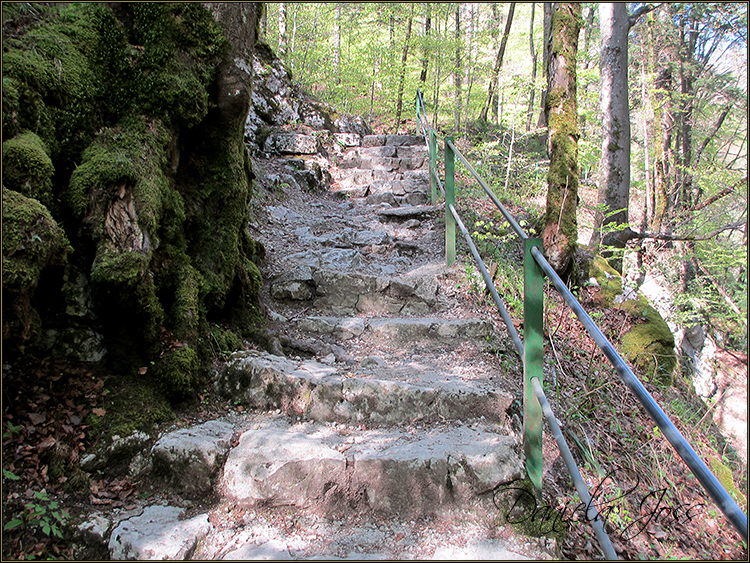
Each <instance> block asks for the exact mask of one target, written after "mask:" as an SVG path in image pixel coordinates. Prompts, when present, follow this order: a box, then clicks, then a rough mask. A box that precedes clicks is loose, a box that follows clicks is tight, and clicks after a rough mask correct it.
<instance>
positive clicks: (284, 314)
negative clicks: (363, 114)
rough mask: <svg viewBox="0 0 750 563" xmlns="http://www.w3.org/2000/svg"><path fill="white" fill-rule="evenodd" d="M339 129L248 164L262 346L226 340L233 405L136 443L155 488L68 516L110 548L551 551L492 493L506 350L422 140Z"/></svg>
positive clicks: (514, 461) (212, 553)
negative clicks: (137, 499) (260, 253)
mask: <svg viewBox="0 0 750 563" xmlns="http://www.w3.org/2000/svg"><path fill="white" fill-rule="evenodd" d="M337 140H338V141H339V143H338V145H337V147H338V148H337V151H336V154H333V155H330V154H329V155H328V156H327V158H323V157H320V156H319V155H316V154H304V153H305V152H312V151H307V150H306V149H294V148H289V147H294V146H298V147H304V146H306V145H305V139H295V138H293V137H289V136H287V138H279V139H272V140H271V141H270V142H267V144H269V143H270V145H271V146H272V148H275V150H276V152H277V153H286V154H282V155H279V154H277V155H276V156H272V157H271V158H269V159H268V160H265V161H263V162H261V163H260V166H261V167H262V168H264V175H263V176H260V177H261V178H265V179H266V180H264V181H266V182H267V185H266V186H265V192H264V193H265V195H264V196H263V197H258V198H257V199H258V200H259V203H258V204H256V207H255V209H254V211H255V214H256V217H255V219H256V221H255V225H256V227H255V228H257V232H255V233H253V234H254V236H255V237H256V238H258V239H259V240H261V241H262V242H263V243H264V245H265V247H266V251H267V257H266V264H265V268H264V272H263V274H264V279H265V280H266V283H265V286H264V289H263V291H264V303H266V304H267V311H266V313H267V316H268V318H269V326H268V328H269V334H271V349H272V350H273V353H269V352H266V351H260V350H246V351H244V352H237V353H235V354H234V355H233V356H232V357H231V358H230V359H229V360H228V361H227V362H226V365H224V366H223V367H222V368H221V369H219V370H217V373H216V377H215V391H216V392H217V393H218V394H220V395H221V396H223V397H225V398H226V400H227V401H229V402H231V403H232V404H233V405H234V406H235V407H236V411H233V412H232V413H231V415H229V416H226V417H224V418H221V419H217V420H212V421H208V422H204V423H201V424H198V425H195V426H191V427H189V428H182V429H176V430H173V431H171V432H168V433H166V434H165V435H163V436H162V437H160V438H159V440H158V441H157V442H156V443H155V444H154V445H153V446H152V447H151V449H150V451H149V452H147V453H146V457H147V458H148V460H147V461H146V464H147V466H148V467H149V468H150V469H149V470H150V471H151V473H152V475H153V478H154V479H156V480H159V482H160V483H163V484H164V487H165V488H166V490H167V491H171V492H172V494H171V495H169V494H167V495H165V496H162V497H160V498H161V503H156V504H150V505H149V504H147V503H137V505H135V506H131V507H129V508H130V510H129V511H123V512H120V513H109V514H105V513H101V514H98V515H91V516H90V517H89V518H88V519H87V521H86V522H84V523H83V524H82V525H81V526H80V529H81V531H82V533H83V534H84V535H86V536H87V537H88V538H89V540H91V541H93V542H97V541H98V542H100V543H106V547H107V551H108V553H109V555H110V556H111V557H112V558H117V559H125V558H135V559H162V558H170V559H188V558H193V559H222V558H223V559H471V560H474V559H523V558H533V559H539V558H551V556H552V555H553V554H554V546H553V545H552V544H551V543H550V540H546V539H544V538H542V539H541V540H540V539H535V538H524V537H518V536H516V535H515V534H514V532H513V530H512V529H511V527H510V526H509V525H504V523H503V518H502V515H501V513H500V512H501V511H500V510H499V509H498V508H497V507H496V506H495V503H494V502H493V491H494V490H496V487H497V486H498V485H500V484H503V483H508V482H510V481H512V480H514V479H517V478H519V477H521V476H522V470H523V465H522V453H521V449H522V448H521V447H520V445H521V444H520V436H519V429H518V419H517V416H516V417H515V419H514V415H513V414H512V413H513V402H514V399H517V398H518V397H519V396H520V384H521V383H520V375H519V372H518V362H517V361H516V360H515V359H514V358H513V357H512V353H511V352H510V350H511V347H510V344H509V342H508V341H507V335H506V332H505V330H504V329H503V328H501V322H499V319H496V318H494V317H495V315H494V313H492V311H491V309H489V308H487V307H483V308H477V307H476V306H475V304H474V303H475V301H476V300H469V299H467V298H466V295H467V284H469V283H471V282H470V280H468V279H467V277H466V274H465V269H466V266H465V265H461V264H456V265H454V266H453V267H451V268H446V267H445V265H444V262H443V258H442V255H443V251H442V248H443V244H444V242H443V231H442V209H440V208H438V207H432V206H430V205H428V201H427V198H428V195H427V194H428V189H429V186H428V183H427V175H426V172H425V156H426V148H425V146H424V144H423V140H422V139H420V138H419V137H411V136H379V135H368V136H364V137H359V136H357V135H352V134H347V135H345V136H342V137H341V138H340V139H337ZM283 147H286V148H283ZM295 150H299V151H301V152H303V154H289V153H294V151H295ZM321 184H322V185H323V186H324V187H325V190H323V191H319V186H320V185H321ZM311 187H312V188H315V189H317V190H318V191H310V189H311ZM178 499H179V500H178Z"/></svg>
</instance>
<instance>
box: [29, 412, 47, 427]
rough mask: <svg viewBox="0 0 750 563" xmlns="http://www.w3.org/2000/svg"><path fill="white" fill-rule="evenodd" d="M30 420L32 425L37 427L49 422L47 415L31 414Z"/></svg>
mask: <svg viewBox="0 0 750 563" xmlns="http://www.w3.org/2000/svg"><path fill="white" fill-rule="evenodd" d="M29 419H30V420H31V422H32V424H34V426H37V425H39V424H42V423H43V422H44V421H45V420H47V415H46V414H37V413H34V412H31V413H29Z"/></svg>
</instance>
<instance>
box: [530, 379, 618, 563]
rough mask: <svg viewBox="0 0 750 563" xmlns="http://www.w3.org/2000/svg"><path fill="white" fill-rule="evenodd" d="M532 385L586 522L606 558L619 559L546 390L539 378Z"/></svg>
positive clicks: (533, 380)
mask: <svg viewBox="0 0 750 563" xmlns="http://www.w3.org/2000/svg"><path fill="white" fill-rule="evenodd" d="M531 385H532V387H533V388H534V394H535V395H536V398H537V399H538V400H539V403H540V404H541V405H542V412H543V413H544V418H545V419H547V424H549V427H550V430H552V436H553V437H554V438H555V442H557V446H558V448H560V455H561V456H562V458H563V461H565V465H567V467H568V471H569V472H570V477H571V478H572V479H573V485H575V488H576V491H578V496H580V497H581V501H583V502H584V503H585V505H586V520H588V521H589V522H591V526H593V528H594V533H595V534H596V539H598V540H599V545H600V546H601V547H602V551H603V552H604V557H606V558H607V559H610V560H612V559H617V553H615V549H614V547H612V542H611V541H609V536H608V535H607V532H606V531H605V530H604V522H603V521H602V519H600V518H599V512H598V511H597V510H596V507H595V506H594V503H593V501H592V499H591V495H590V494H589V490H588V488H587V487H586V483H584V482H583V478H582V477H581V472H580V471H578V466H577V465H576V462H575V460H574V459H573V454H572V453H570V448H569V447H568V444H567V442H565V438H563V435H562V431H561V430H560V425H559V424H558V423H557V419H556V418H555V415H554V413H553V412H552V409H551V408H550V406H549V402H548V401H547V397H545V396H544V390H543V389H542V384H541V382H540V381H539V378H538V377H533V378H532V379H531Z"/></svg>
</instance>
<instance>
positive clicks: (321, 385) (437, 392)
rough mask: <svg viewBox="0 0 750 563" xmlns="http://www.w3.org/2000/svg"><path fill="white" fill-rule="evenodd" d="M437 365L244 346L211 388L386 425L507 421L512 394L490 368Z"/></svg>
mask: <svg viewBox="0 0 750 563" xmlns="http://www.w3.org/2000/svg"><path fill="white" fill-rule="evenodd" d="M437 363H440V364H442V365H436V362H431V361H430V360H429V359H424V358H423V359H419V360H416V359H409V358H406V359H401V360H397V359H395V358H389V359H388V360H386V359H383V358H380V357H377V356H374V357H368V358H366V359H365V361H363V362H362V363H360V364H359V365H354V366H352V365H344V364H335V365H328V364H324V363H321V362H318V361H315V360H291V359H288V358H285V357H282V356H277V355H274V354H269V353H267V352H259V351H252V350H251V351H243V352H236V353H235V354H233V355H232V356H231V358H230V359H229V361H228V362H227V363H226V364H225V366H223V368H222V369H221V370H220V371H219V372H217V373H216V374H215V382H214V387H215V390H216V391H217V392H218V393H219V394H220V395H221V396H224V397H228V398H231V399H233V400H235V401H240V402H242V403H243V404H244V405H246V406H248V407H251V408H256V409H266V410H269V409H270V410H272V409H278V410H279V411H281V412H284V413H287V414H289V415H292V416H296V417H301V418H303V419H307V420H316V421H326V422H341V423H366V424H369V425H380V426H387V425H394V424H402V423H412V422H414V421H419V420H425V421H439V420H468V419H472V418H479V417H484V418H485V419H486V420H489V421H495V422H499V423H503V424H508V422H507V414H506V411H507V409H508V407H509V406H510V404H511V402H512V397H511V396H510V395H509V394H508V393H505V392H503V391H498V390H497V389H496V387H495V385H494V384H493V381H497V378H498V377H499V376H500V375H501V374H499V373H498V372H497V371H496V370H494V369H493V367H492V366H490V365H482V364H481V363H477V364H474V365H471V366H468V367H467V366H463V365H450V362H449V360H448V359H447V358H443V359H442V360H439V361H438V362H437Z"/></svg>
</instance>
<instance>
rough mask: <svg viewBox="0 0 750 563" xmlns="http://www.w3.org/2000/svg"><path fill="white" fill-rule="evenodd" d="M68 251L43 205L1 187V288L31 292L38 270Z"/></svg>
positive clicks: (39, 272)
mask: <svg viewBox="0 0 750 563" xmlns="http://www.w3.org/2000/svg"><path fill="white" fill-rule="evenodd" d="M70 251H71V248H70V245H69V243H68V240H67V238H66V237H65V234H64V233H63V231H62V229H61V228H60V227H59V226H58V224H57V223H56V222H55V220H54V219H53V218H52V216H51V215H50V213H49V211H48V210H47V208H46V207H44V206H43V205H42V204H41V203H39V202H38V201H37V200H35V199H31V198H28V197H26V196H24V195H22V194H19V193H18V192H14V191H12V190H9V189H7V188H5V187H3V289H5V290H12V291H16V292H26V291H33V289H34V288H35V287H36V286H37V284H38V283H39V277H40V275H41V273H42V270H43V269H44V268H45V267H46V266H48V265H49V264H51V263H52V262H53V261H58V262H61V263H64V260H65V257H66V255H67V254H68V253H69V252H70Z"/></svg>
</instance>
